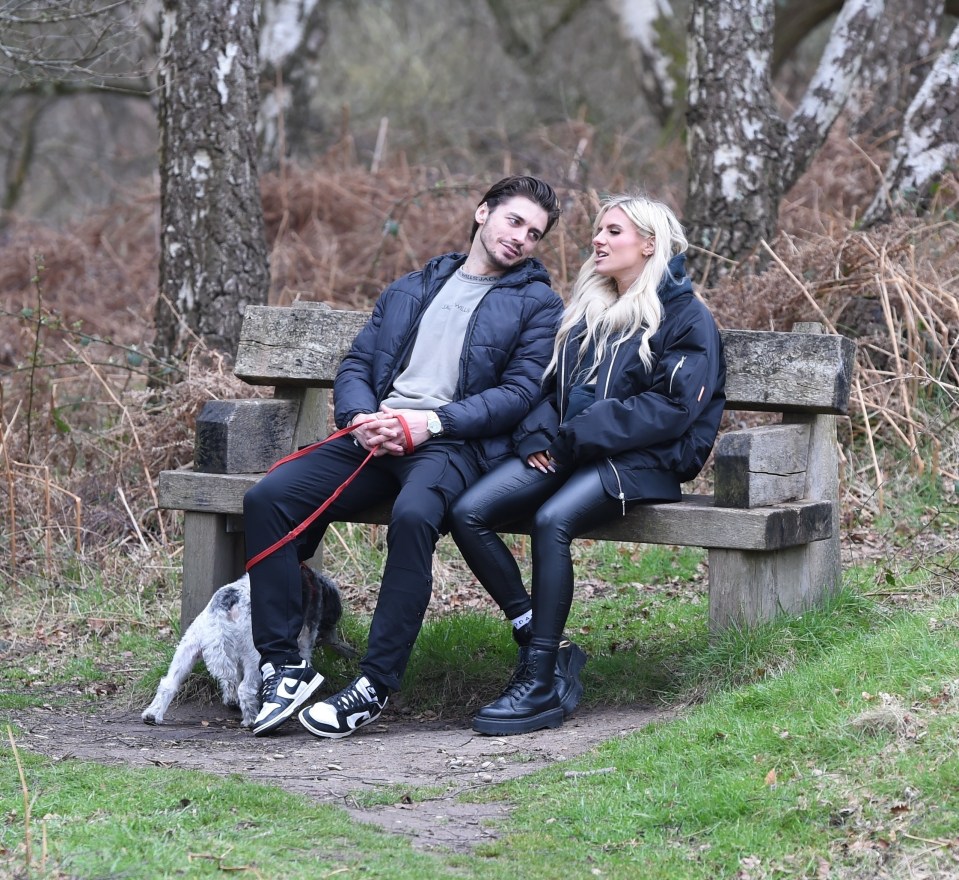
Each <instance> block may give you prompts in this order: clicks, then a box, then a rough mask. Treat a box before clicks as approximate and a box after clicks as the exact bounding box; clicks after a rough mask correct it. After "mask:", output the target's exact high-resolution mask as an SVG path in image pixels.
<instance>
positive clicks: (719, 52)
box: [685, 0, 884, 284]
mask: <svg viewBox="0 0 959 880" xmlns="http://www.w3.org/2000/svg"><path fill="white" fill-rule="evenodd" d="M774 6H775V0H724V2H723V3H721V4H720V3H713V2H710V0H695V2H694V3H693V6H692V14H691V21H690V29H689V30H690V48H689V57H688V86H687V100H688V108H687V113H686V118H687V126H688V128H687V140H686V144H687V153H688V157H689V187H688V190H687V198H686V211H685V215H686V221H687V224H688V225H689V226H690V239H689V240H690V243H691V244H693V245H694V246H696V247H697V248H698V249H700V250H701V251H702V252H703V255H704V256H699V255H697V254H696V253H695V252H694V253H693V254H692V260H691V262H692V263H693V265H694V267H697V268H699V269H700V270H701V272H702V278H701V280H702V283H705V284H709V283H711V282H712V281H713V280H715V278H716V277H718V276H719V275H720V274H722V273H723V272H724V271H725V269H726V268H728V267H729V266H730V265H731V264H738V263H739V262H741V261H743V260H745V259H747V258H748V257H749V256H750V255H751V254H752V253H753V251H754V250H755V248H756V247H757V245H758V244H759V242H760V240H762V239H768V238H771V237H772V235H773V234H774V232H775V229H776V222H777V218H778V213H779V203H780V200H781V199H782V196H783V194H784V193H785V192H786V190H788V189H789V188H790V187H791V186H792V185H793V184H794V183H795V182H796V179H797V178H798V177H799V175H800V174H802V172H803V171H804V170H805V168H806V167H807V166H808V164H809V162H810V161H811V159H812V157H813V156H814V155H815V153H816V151H817V150H818V149H819V147H820V146H821V145H822V143H823V141H824V140H825V138H826V135H827V134H828V133H829V129H830V127H831V126H832V124H833V122H834V121H835V119H836V117H837V116H838V114H839V112H840V111H841V110H842V107H843V104H844V102H845V101H846V99H847V97H848V95H849V91H850V89H851V86H852V83H853V81H854V79H855V77H856V74H857V73H858V71H859V66H860V63H861V58H862V49H863V46H865V45H867V44H868V41H869V40H870V38H871V33H872V30H873V29H874V27H875V23H876V21H877V20H878V18H879V16H880V15H881V14H882V12H883V7H884V0H846V3H845V4H844V5H843V8H842V11H841V13H840V15H839V17H838V18H837V20H836V23H835V25H834V26H833V29H832V33H831V36H830V39H829V43H828V44H827V46H826V49H825V51H824V53H823V56H822V59H821V61H820V64H819V67H818V69H817V70H816V73H815V74H814V76H813V78H812V80H811V82H810V84H809V86H808V88H807V90H806V93H805V95H804V97H803V99H802V100H801V102H800V103H799V105H798V106H797V108H796V110H795V111H794V113H793V114H792V116H791V117H790V119H789V120H788V122H786V121H784V120H783V119H782V118H781V117H780V115H779V112H778V111H777V108H776V106H775V104H774V102H773V98H772V90H771V85H770V80H771V68H772V47H773V28H774Z"/></svg>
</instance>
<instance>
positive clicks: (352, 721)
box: [346, 712, 370, 730]
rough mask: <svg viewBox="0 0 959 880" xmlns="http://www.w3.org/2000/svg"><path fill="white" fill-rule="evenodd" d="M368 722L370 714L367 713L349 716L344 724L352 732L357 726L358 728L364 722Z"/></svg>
mask: <svg viewBox="0 0 959 880" xmlns="http://www.w3.org/2000/svg"><path fill="white" fill-rule="evenodd" d="M369 720H370V713H369V712H357V713H356V714H355V715H350V716H349V717H348V718H347V719H346V723H347V724H348V725H349V726H350V727H351V728H352V729H353V730H356V728H357V727H359V726H360V725H361V724H363V723H364V722H365V721H369Z"/></svg>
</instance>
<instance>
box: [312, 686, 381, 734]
mask: <svg viewBox="0 0 959 880" xmlns="http://www.w3.org/2000/svg"><path fill="white" fill-rule="evenodd" d="M388 700H389V697H388V696H387V695H386V694H382V695H381V694H379V693H377V690H376V687H375V686H374V685H373V683H372V682H371V681H370V680H369V679H368V678H367V677H366V676H365V675H361V676H360V677H359V678H357V679H355V680H354V681H353V684H351V685H350V686H349V687H348V688H344V689H343V690H341V691H340V692H339V693H338V694H334V695H333V696H332V697H329V698H328V699H326V700H323V701H321V702H319V703H314V704H313V705H312V706H309V707H307V708H306V709H304V710H303V711H302V712H300V714H299V719H300V724H302V725H303V726H304V727H305V728H306V729H307V730H308V731H309V732H310V733H312V734H313V735H314V736H323V737H326V738H328V739H341V738H342V737H344V736H349V735H350V734H351V733H353V731H354V730H358V729H359V728H361V727H365V726H366V725H367V724H369V723H370V722H371V721H376V719H377V718H379V717H380V713H381V712H382V711H383V709H384V707H385V706H386V703H387V701H388Z"/></svg>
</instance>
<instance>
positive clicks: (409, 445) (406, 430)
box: [246, 415, 414, 571]
mask: <svg viewBox="0 0 959 880" xmlns="http://www.w3.org/2000/svg"><path fill="white" fill-rule="evenodd" d="M396 418H397V419H398V420H399V423H400V426H401V427H402V428H403V439H404V440H405V441H406V449H407V450H408V452H407V454H409V453H411V452H413V451H414V446H413V435H412V434H411V433H410V426H409V425H408V424H407V422H406V419H404V418H403V416H401V415H397V416H396ZM352 430H353V428H352V427H350V426H349V425H347V426H346V427H345V428H340V429H339V430H338V431H334V432H333V433H332V434H330V436H329V437H326V438H325V439H323V440H318V441H317V442H316V443H311V444H310V445H309V446H304V447H303V448H302V449H297V450H296V452H293V453H290V455H287V456H284V457H283V458H281V459H280V460H279V461H277V462H276V463H275V464H273V465H272V466H271V467H270V469H269V470H268V471H267V473H271V472H272V471H273V470H275V469H276V468H278V467H279V466H280V465H281V464H286V463H287V462H288V461H293V460H294V459H296V458H299V457H300V456H301V455H306V454H307V453H308V452H312V451H313V450H314V449H316V448H318V447H320V446H324V445H325V444H327V443H329V442H330V441H331V440H336V439H338V438H340V437H344V436H345V435H347V434H349V433H350V432H351V431H352ZM371 458H373V450H372V449H371V450H370V451H369V452H368V453H367V454H366V458H364V459H363V461H361V462H360V465H359V467H357V469H356V470H355V471H353V473H352V474H350V475H349V476H348V477H347V478H346V479H345V480H344V481H343V482H342V483H340V485H339V486H337V487H336V489H335V490H334V492H333V494H332V495H330V497H329V498H327V499H326V501H324V502H323V503H322V504H321V505H320V506H319V507H318V508H317V509H316V510H314V511H313V513H311V514H310V515H309V516H308V517H307V518H306V519H305V520H303V522H301V523H300V524H299V525H298V526H295V527H294V528H293V529H291V530H290V531H289V532H287V533H286V534H285V535H284V536H283V537H282V538H280V539H279V540H278V541H275V542H274V543H273V544H271V545H270V546H269V547H267V548H266V549H265V550H262V551H260V552H259V553H257V554H256V556H254V557H253V558H252V559H251V560H250V561H249V562H247V564H246V571H249V570H250V569H251V568H253V566H254V565H256V564H257V563H258V562H261V561H262V560H264V559H266V557H267V556H269V555H270V554H272V553H275V552H276V551H277V550H279V549H280V547H282V546H284V545H285V544H289V543H290V541H292V540H293V539H294V538H297V537H299V535H301V534H302V533H303V532H304V531H306V529H308V528H309V527H310V526H311V525H313V523H314V522H315V521H316V520H317V519H318V518H319V517H320V516H322V515H323V513H324V512H325V511H326V509H327V508H328V507H329V506H330V505H331V504H332V503H333V502H334V501H336V499H337V498H339V497H340V495H341V494H342V492H343V490H344V489H345V488H346V487H347V486H349V485H350V483H352V482H353V480H355V479H356V478H357V476H359V473H360V471H361V470H363V468H365V467H366V465H367V464H368V463H369V461H370V459H371Z"/></svg>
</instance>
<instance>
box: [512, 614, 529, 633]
mask: <svg viewBox="0 0 959 880" xmlns="http://www.w3.org/2000/svg"><path fill="white" fill-rule="evenodd" d="M532 619H533V612H532V611H527V612H526V613H525V614H521V615H520V616H519V617H514V618H513V619H512V621H511V623H512V624H513V629H522V628H523V627H524V626H526V624H527V623H529V622H530V621H531V620H532Z"/></svg>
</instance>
